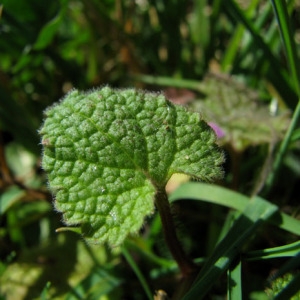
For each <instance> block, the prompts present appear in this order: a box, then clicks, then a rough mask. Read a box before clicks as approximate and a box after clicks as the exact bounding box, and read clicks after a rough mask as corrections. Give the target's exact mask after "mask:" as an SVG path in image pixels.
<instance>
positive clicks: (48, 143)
mask: <svg viewBox="0 0 300 300" xmlns="http://www.w3.org/2000/svg"><path fill="white" fill-rule="evenodd" d="M46 115H47V118H46V120H45V123H44V125H43V127H42V129H41V131H40V133H41V134H42V136H43V139H42V144H43V145H44V155H43V168H44V169H45V171H46V172H48V178H49V185H50V189H51V190H52V192H53V193H54V194H55V195H56V202H55V207H56V209H57V210H58V211H61V212H63V214H64V221H65V222H66V224H67V225H81V230H82V234H83V236H84V237H85V238H86V239H87V240H89V241H92V242H95V243H103V242H108V243H109V244H110V245H112V246H114V245H119V244H121V243H122V242H123V240H124V239H125V238H126V236H127V235H128V234H129V233H136V232H137V231H138V230H139V229H140V227H141V226H142V225H143V222H144V217H145V216H146V215H149V214H151V213H152V212H153V209H154V203H153V198H154V196H155V193H156V191H158V190H161V189H162V188H164V187H165V185H166V183H167V181H168V180H169V178H170V177H171V175H172V174H174V173H185V174H189V175H191V176H193V177H195V178H199V179H201V180H211V179H213V178H217V177H220V176H221V175H222V171H221V168H220V165H221V164H222V162H223V154H222V152H221V151H219V150H218V148H217V146H216V144H215V135H214V133H213V131H212V130H211V129H210V127H209V126H208V125H207V124H206V123H205V122H204V121H202V120H201V119H200V115H199V114H198V113H189V112H187V111H186V110H185V109H184V108H183V107H181V106H175V105H174V104H172V103H171V102H169V101H167V100H166V99H165V97H164V96H163V95H161V94H154V93H145V92H142V91H136V90H134V89H129V90H113V89H111V88H109V87H104V88H102V89H100V90H94V91H91V92H87V93H84V92H79V91H77V90H73V91H72V92H70V93H69V94H68V95H67V96H66V98H65V99H64V100H63V101H62V102H60V103H59V104H58V105H55V106H53V107H51V108H50V109H48V110H47V112H46Z"/></svg>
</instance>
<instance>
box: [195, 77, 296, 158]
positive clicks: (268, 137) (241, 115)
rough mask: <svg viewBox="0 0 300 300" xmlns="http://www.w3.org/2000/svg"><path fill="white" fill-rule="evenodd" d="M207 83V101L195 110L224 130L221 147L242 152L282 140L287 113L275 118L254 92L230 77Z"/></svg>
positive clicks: (287, 117)
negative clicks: (228, 146)
mask: <svg viewBox="0 0 300 300" xmlns="http://www.w3.org/2000/svg"><path fill="white" fill-rule="evenodd" d="M204 83H205V90H204V89H203V91H204V92H205V93H206V98H205V99H204V100H203V101H196V102H194V103H193V106H194V107H193V109H194V110H200V111H201V113H202V114H203V115H204V117H205V118H206V120H207V121H208V122H213V123H215V124H217V125H218V126H219V127H220V128H221V129H222V131H223V132H224V136H223V137H222V138H221V139H220V143H222V144H230V145H231V146H232V147H233V148H234V149H235V150H236V151H241V152H242V151H244V150H245V149H247V148H249V147H251V146H256V145H261V144H266V143H272V144H273V143H276V142H278V141H280V140H282V138H283V137H284V133H285V132H286V129H287V127H288V124H289V122H290V117H289V113H288V112H287V111H283V112H280V114H278V115H276V116H272V115H271V114H270V110H269V108H268V107H267V106H265V105H262V103H261V101H260V100H259V97H258V95H257V94H256V92H255V91H254V90H252V89H249V88H247V87H246V86H243V85H241V84H240V83H238V82H237V81H235V80H233V79H231V78H229V77H226V76H222V77H221V76H212V75H208V76H207V77H206V78H205V80H204Z"/></svg>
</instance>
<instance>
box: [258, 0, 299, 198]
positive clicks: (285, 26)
mask: <svg viewBox="0 0 300 300" xmlns="http://www.w3.org/2000/svg"><path fill="white" fill-rule="evenodd" d="M271 2H272V5H273V8H274V13H275V15H276V19H277V22H278V26H279V30H280V34H281V38H282V41H283V46H284V49H285V52H286V56H287V61H288V65H289V68H290V72H291V76H292V80H293V83H294V88H295V90H296V93H297V95H298V99H299V100H300V71H299V58H298V56H297V50H296V45H295V41H294V38H293V34H292V30H291V24H290V22H289V15H288V12H287V8H286V4H285V2H281V1H275V0H271ZM299 100H298V104H297V106H296V108H295V111H294V114H293V118H292V120H291V123H290V125H289V128H288V130H287V132H286V134H285V136H284V139H283V141H282V142H281V144H280V147H279V150H278V152H277V154H276V157H275V160H274V163H273V166H272V170H271V172H270V174H269V176H268V178H267V180H266V186H265V189H264V191H263V195H266V194H267V193H268V192H269V191H270V189H271V188H272V186H273V184H274V182H275V180H276V178H277V176H278V173H279V169H280V167H281V165H282V161H283V158H284V156H285V154H286V152H287V149H288V146H289V144H290V141H291V138H292V134H293V132H294V130H295V128H296V126H297V124H298V121H299V118H300V102H299Z"/></svg>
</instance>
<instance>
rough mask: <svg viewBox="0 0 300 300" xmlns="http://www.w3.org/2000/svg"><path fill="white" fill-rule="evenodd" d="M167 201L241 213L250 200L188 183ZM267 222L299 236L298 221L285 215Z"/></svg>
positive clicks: (221, 189)
mask: <svg viewBox="0 0 300 300" xmlns="http://www.w3.org/2000/svg"><path fill="white" fill-rule="evenodd" d="M255 198H260V197H255ZM169 199H170V201H176V200H179V199H190V200H197V201H205V202H210V203H213V204H218V205H223V206H226V207H229V208H233V209H236V210H238V211H243V210H244V209H245V207H246V206H247V204H248V203H249V201H250V200H251V198H249V197H247V196H245V195H242V194H240V193H237V192H234V191H232V190H229V189H226V188H224V187H220V186H217V185H213V184H207V183H202V182H189V183H185V184H183V185H181V186H180V187H179V188H178V189H177V190H175V191H174V192H173V193H172V194H171V195H170V197H169ZM260 199H261V198H260ZM270 205H271V203H270ZM269 222H270V223H271V224H274V225H276V226H278V227H280V228H281V229H284V230H287V231H289V232H291V233H294V234H297V235H300V221H298V220H296V219H294V218H292V217H290V216H289V215H287V214H285V213H282V212H278V213H277V214H275V215H274V216H273V217H272V218H271V219H270V220H269Z"/></svg>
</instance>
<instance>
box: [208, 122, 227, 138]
mask: <svg viewBox="0 0 300 300" xmlns="http://www.w3.org/2000/svg"><path fill="white" fill-rule="evenodd" d="M208 125H209V126H210V127H211V128H212V129H213V130H214V132H215V134H216V135H217V137H218V138H219V139H220V138H222V137H223V136H224V135H225V132H224V131H223V130H222V128H221V127H219V125H217V124H216V123H214V122H209V123H208Z"/></svg>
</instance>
